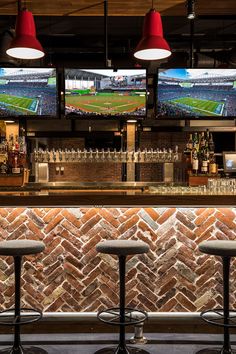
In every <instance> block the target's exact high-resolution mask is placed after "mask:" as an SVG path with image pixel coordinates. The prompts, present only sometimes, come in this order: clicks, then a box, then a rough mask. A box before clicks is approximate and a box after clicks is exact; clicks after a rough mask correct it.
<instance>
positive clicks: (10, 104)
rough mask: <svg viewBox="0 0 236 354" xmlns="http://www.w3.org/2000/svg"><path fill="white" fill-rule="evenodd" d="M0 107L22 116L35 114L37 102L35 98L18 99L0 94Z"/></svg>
mask: <svg viewBox="0 0 236 354" xmlns="http://www.w3.org/2000/svg"><path fill="white" fill-rule="evenodd" d="M0 106H4V107H6V108H7V109H8V110H11V109H12V110H14V111H17V112H19V113H24V114H30V115H31V114H36V112H37V108H38V100H37V99H36V98H28V97H18V96H12V95H7V94H0Z"/></svg>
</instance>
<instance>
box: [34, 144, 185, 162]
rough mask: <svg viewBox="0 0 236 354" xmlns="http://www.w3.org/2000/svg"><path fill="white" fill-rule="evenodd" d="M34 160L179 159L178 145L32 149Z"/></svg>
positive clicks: (128, 160)
mask: <svg viewBox="0 0 236 354" xmlns="http://www.w3.org/2000/svg"><path fill="white" fill-rule="evenodd" d="M33 160H34V162H36V163H37V162H38V163H40V162H41V163H42V162H46V163H61V162H63V163H64V162H120V163H126V162H177V161H180V160H181V154H180V153H179V151H178V146H177V145H176V146H175V149H171V148H163V149H159V148H157V149H144V150H140V149H138V150H136V151H134V150H133V151H126V150H122V149H120V150H116V149H113V150H111V149H109V148H108V149H106V150H105V149H101V150H99V149H95V150H93V149H83V150H81V149H74V148H72V149H52V150H49V149H45V150H44V149H34V152H33Z"/></svg>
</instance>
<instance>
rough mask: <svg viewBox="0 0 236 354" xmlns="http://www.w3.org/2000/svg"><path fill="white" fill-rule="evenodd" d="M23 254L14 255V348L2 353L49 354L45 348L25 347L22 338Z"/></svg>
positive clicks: (3, 350) (1, 352)
mask: <svg viewBox="0 0 236 354" xmlns="http://www.w3.org/2000/svg"><path fill="white" fill-rule="evenodd" d="M21 262H22V257H21V256H15V257H14V272H15V316H14V320H15V324H14V343H13V346H12V348H8V349H2V350H0V354H47V352H46V351H45V350H44V349H41V348H37V347H27V348H23V347H22V345H21V338H20V326H21V325H20V324H19V323H18V322H20V317H21V308H20V299H21Z"/></svg>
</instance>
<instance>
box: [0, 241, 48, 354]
mask: <svg viewBox="0 0 236 354" xmlns="http://www.w3.org/2000/svg"><path fill="white" fill-rule="evenodd" d="M44 248H45V245H44V243H43V242H40V241H33V240H13V241H2V242H0V255H1V256H12V257H13V259H14V272H15V307H14V308H11V309H8V310H4V311H1V312H0V324H1V325H6V326H13V327H14V343H13V346H12V348H8V349H2V350H0V353H1V354H36V353H37V354H47V352H46V351H45V350H43V349H41V348H37V347H28V348H23V347H22V345H21V338H20V327H21V325H25V324H29V323H33V322H36V321H38V320H40V319H41V318H42V312H41V311H39V310H36V309H32V308H21V307H20V297H21V295H20V293H21V286H20V283H21V263H22V257H23V256H25V255H31V254H37V253H40V252H42V251H43V250H44ZM10 312H13V316H12V315H10V314H9V313H10ZM12 317H13V318H12Z"/></svg>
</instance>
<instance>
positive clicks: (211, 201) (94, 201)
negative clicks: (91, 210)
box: [0, 190, 236, 208]
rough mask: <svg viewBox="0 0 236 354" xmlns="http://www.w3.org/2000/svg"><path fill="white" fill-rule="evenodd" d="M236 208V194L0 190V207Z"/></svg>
mask: <svg viewBox="0 0 236 354" xmlns="http://www.w3.org/2000/svg"><path fill="white" fill-rule="evenodd" d="M18 206H20V207H86V206H88V207H91V206H92V207H97V208H98V207H99V208H101V207H133V206H135V207H137V206H139V207H175V206H176V207H192V206H195V207H196V206H197V207H217V206H220V207H223V206H225V207H229V206H230V207H236V195H232V194H231V195H208V194H199V195H196V194H193V195H191V194H166V195H165V194H153V193H149V192H146V191H144V192H141V191H135V190H102V191H99V190H91V191H88V190H84V191H83V190H80V191H76V190H59V191H56V190H55V191H54V190H53V191H50V190H48V191H1V192H0V207H18Z"/></svg>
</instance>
